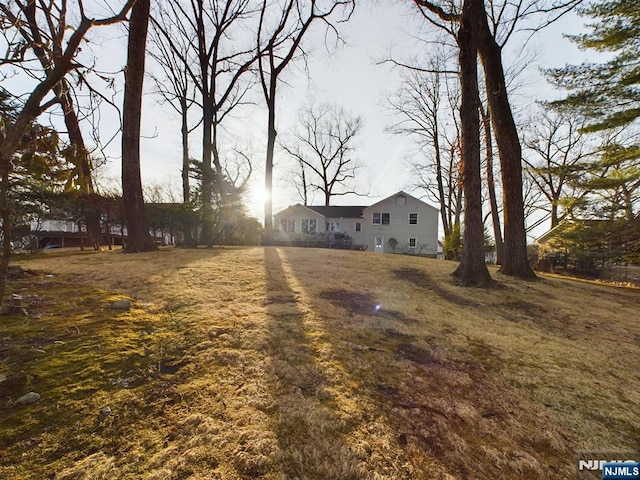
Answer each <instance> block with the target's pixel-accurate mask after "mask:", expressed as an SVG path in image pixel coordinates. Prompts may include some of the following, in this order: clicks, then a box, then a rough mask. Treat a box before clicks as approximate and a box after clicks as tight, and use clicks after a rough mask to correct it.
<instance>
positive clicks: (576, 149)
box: [524, 110, 595, 228]
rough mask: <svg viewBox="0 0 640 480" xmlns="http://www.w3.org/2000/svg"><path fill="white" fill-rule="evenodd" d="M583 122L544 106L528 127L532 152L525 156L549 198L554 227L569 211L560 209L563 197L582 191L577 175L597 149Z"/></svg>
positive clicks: (532, 175) (531, 174)
mask: <svg viewBox="0 0 640 480" xmlns="http://www.w3.org/2000/svg"><path fill="white" fill-rule="evenodd" d="M582 126H583V124H582V123H581V122H580V121H578V120H577V119H576V118H572V117H570V116H567V115H563V114H557V113H553V112H552V111H550V110H545V111H544V112H542V113H540V114H539V115H538V116H537V117H535V118H532V120H531V121H530V122H529V127H528V128H527V129H526V130H525V137H524V145H525V146H526V148H527V149H528V151H529V153H530V154H531V155H530V156H529V155H525V156H524V161H525V163H526V165H527V173H528V175H529V177H530V178H531V180H532V181H533V183H534V184H535V186H536V187H537V190H538V191H539V192H540V193H541V194H542V195H543V196H544V197H545V198H546V205H545V206H544V207H543V209H544V210H545V211H547V212H549V215H550V218H551V228H553V227H555V226H557V225H558V223H559V221H560V220H561V219H562V218H563V217H564V216H565V215H566V214H567V213H568V211H567V210H565V211H562V210H561V200H562V199H563V198H564V197H567V196H570V197H575V196H576V195H580V194H579V193H578V192H577V191H576V183H575V180H576V177H577V176H579V175H580V174H581V173H582V172H583V170H584V162H585V161H586V160H587V159H588V158H589V157H591V156H592V155H594V153H595V152H593V151H592V149H590V148H589V147H588V145H587V140H586V137H585V135H584V134H583V133H582V132H581V128H582Z"/></svg>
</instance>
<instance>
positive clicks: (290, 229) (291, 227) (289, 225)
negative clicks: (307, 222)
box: [287, 218, 296, 233]
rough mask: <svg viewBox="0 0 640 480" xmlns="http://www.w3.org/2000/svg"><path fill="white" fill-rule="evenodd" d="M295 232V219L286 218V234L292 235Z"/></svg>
mask: <svg viewBox="0 0 640 480" xmlns="http://www.w3.org/2000/svg"><path fill="white" fill-rule="evenodd" d="M295 231H296V219H295V218H288V219H287V232H289V233H294V232H295Z"/></svg>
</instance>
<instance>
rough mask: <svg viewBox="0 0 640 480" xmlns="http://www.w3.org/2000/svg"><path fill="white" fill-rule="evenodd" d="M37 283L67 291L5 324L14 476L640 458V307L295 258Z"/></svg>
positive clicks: (87, 263)
mask: <svg viewBox="0 0 640 480" xmlns="http://www.w3.org/2000/svg"><path fill="white" fill-rule="evenodd" d="M19 263H21V264H22V265H23V266H24V267H28V268H33V269H38V270H41V271H47V272H51V273H53V274H54V276H52V277H48V276H36V277H28V278H24V279H17V280H15V281H13V282H12V287H13V288H14V290H15V291H19V292H20V293H22V294H23V295H26V296H27V297H26V299H27V303H28V304H29V305H28V310H29V311H30V312H31V313H32V315H33V316H32V317H30V318H28V319H26V320H25V319H18V318H4V319H0V373H2V374H5V375H6V376H8V377H9V380H8V381H6V382H3V383H0V419H1V420H2V422H1V424H0V478H6V479H14V478H15V479H18V478H54V477H55V478H58V479H66V480H70V479H75V478H96V479H109V478H120V479H128V478H131V479H134V478H149V479H179V478H192V479H212V478H223V479H234V478H265V479H286V478H309V479H312V478H315V479H350V478H351V479H361V478H362V479H376V478H390V479H402V478H406V479H414V478H442V479H446V478H468V479H474V478H477V479H486V478H493V479H500V478H504V479H514V478H523V479H525V478H526V479H534V478H558V479H563V478H573V476H574V475H575V473H574V472H575V451H576V450H583V449H584V450H587V449H594V450H616V449H621V450H638V449H639V448H640V445H639V440H638V439H639V438H640V429H639V427H638V423H637V419H638V418H639V416H640V393H639V392H638V389H637V388H633V385H636V386H637V385H638V384H639V382H640V367H639V365H638V360H637V359H638V358H640V347H639V344H640V324H639V320H638V305H640V291H639V290H631V289H621V288H613V287H607V286H602V285H593V284H589V283H584V282H574V281H569V280H562V279H556V278H543V279H541V280H539V281H536V282H520V281H515V282H514V281H512V280H510V279H506V278H502V277H500V276H499V275H495V277H496V278H497V279H498V287H497V288H495V289H491V290H471V289H461V288H458V287H455V286H453V285H452V284H451V282H450V278H449V275H448V274H449V272H450V271H451V270H452V269H453V265H452V264H450V263H446V262H439V261H435V260H425V259H416V258H411V257H400V256H388V255H373V254H371V253H366V252H340V251H331V250H305V249H286V248H278V249H276V248H267V249H263V248H248V249H222V250H213V251H211V250H196V251H193V250H192V251H189V250H175V249H171V250H165V251H161V252H158V253H155V254H139V255H123V254H119V253H110V252H102V253H85V254H80V253H77V252H76V253H72V254H69V253H65V254H60V253H47V255H45V256H42V257H39V258H37V259H25V260H22V261H21V262H19ZM118 294H120V295H122V294H125V295H128V296H130V297H131V298H133V299H134V300H135V308H133V309H132V310H131V311H129V312H117V311H114V310H110V309H109V308H108V305H109V303H110V302H111V301H112V300H113V299H114V298H117V296H118ZM31 390H33V391H37V392H39V393H40V394H41V395H42V400H41V401H40V402H39V403H38V404H36V405H32V406H22V407H20V406H14V405H13V404H12V401H13V400H15V398H17V397H18V396H19V395H22V394H23V393H26V392H28V391H31ZM107 405H108V406H110V407H111V409H112V411H113V414H112V415H111V416H108V417H102V416H100V415H99V411H100V409H101V408H102V407H104V406H107Z"/></svg>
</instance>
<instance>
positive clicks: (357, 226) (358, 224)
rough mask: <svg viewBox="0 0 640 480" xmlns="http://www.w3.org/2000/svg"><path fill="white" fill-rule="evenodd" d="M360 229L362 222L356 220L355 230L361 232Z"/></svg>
mask: <svg viewBox="0 0 640 480" xmlns="http://www.w3.org/2000/svg"><path fill="white" fill-rule="evenodd" d="M361 231H362V223H360V222H356V232H361Z"/></svg>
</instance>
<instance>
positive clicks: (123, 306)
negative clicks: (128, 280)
mask: <svg viewBox="0 0 640 480" xmlns="http://www.w3.org/2000/svg"><path fill="white" fill-rule="evenodd" d="M111 308H113V309H114V310H129V309H130V308H131V300H129V299H128V298H121V299H120V300H116V301H115V302H113V303H112V304H111Z"/></svg>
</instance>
